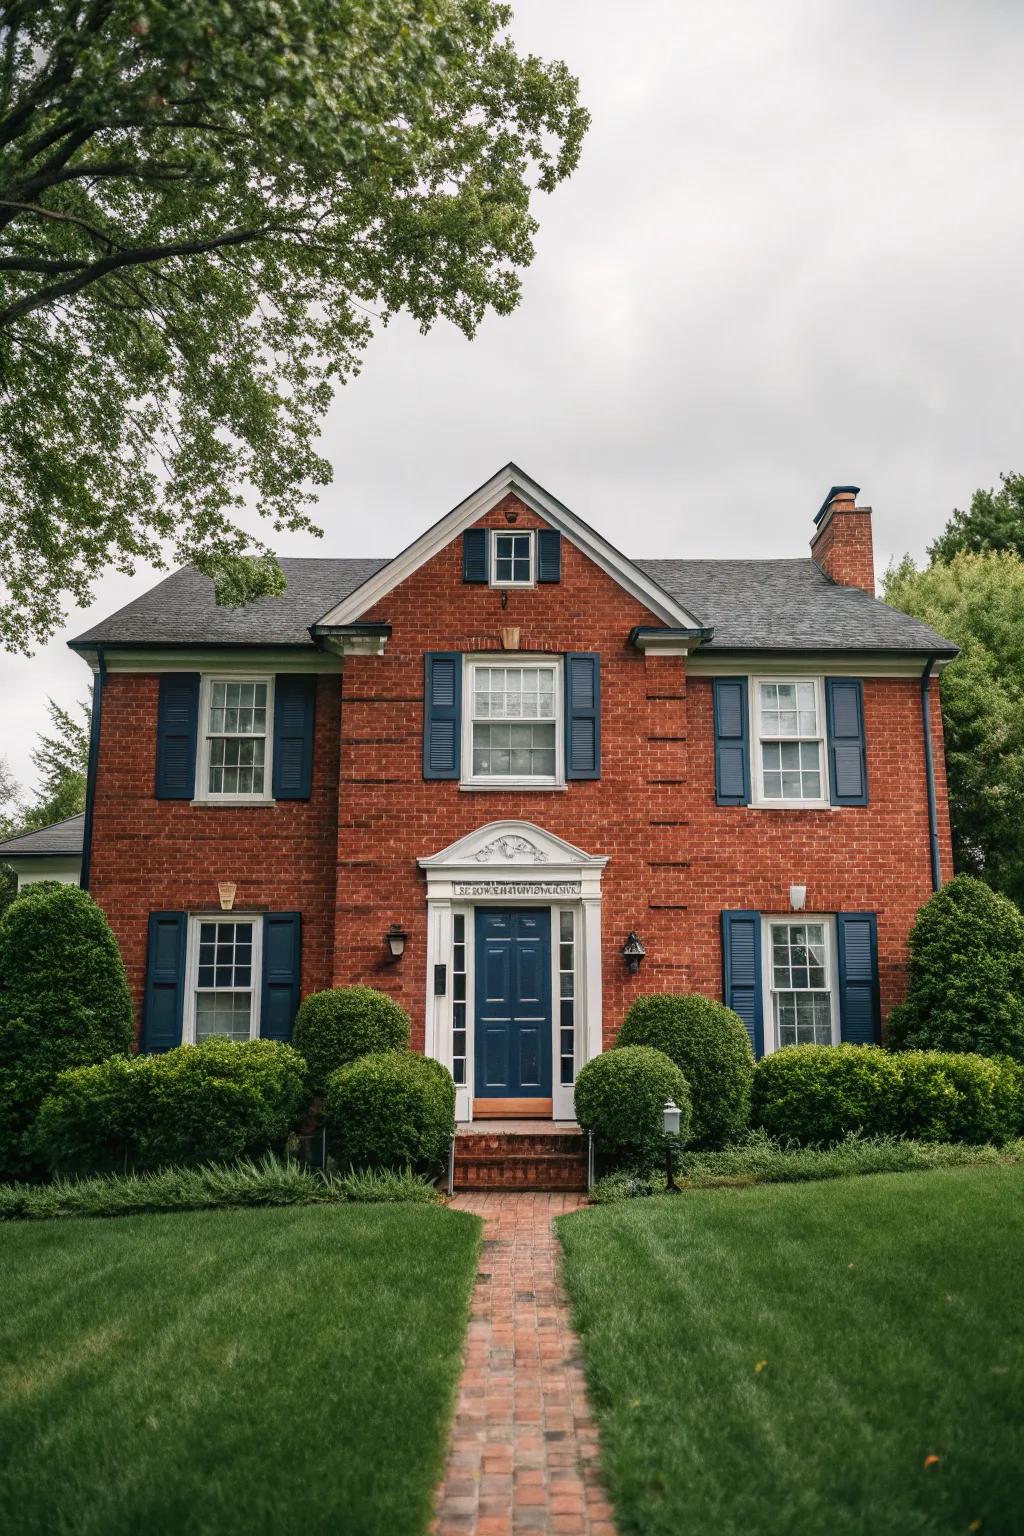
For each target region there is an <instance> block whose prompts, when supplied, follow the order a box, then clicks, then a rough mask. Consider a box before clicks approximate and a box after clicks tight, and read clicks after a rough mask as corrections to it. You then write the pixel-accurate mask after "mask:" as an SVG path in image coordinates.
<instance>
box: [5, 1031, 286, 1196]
mask: <svg viewBox="0 0 1024 1536" xmlns="http://www.w3.org/2000/svg"><path fill="white" fill-rule="evenodd" d="M308 1102H309V1089H308V1084H307V1068H306V1063H305V1062H304V1061H303V1059H302V1057H301V1056H300V1055H299V1053H298V1052H297V1051H295V1050H293V1049H292V1047H291V1046H290V1045H284V1044H283V1043H281V1042H280V1041H277V1040H246V1041H234V1040H217V1039H214V1040H205V1041H204V1042H203V1044H202V1045H182V1046H179V1047H178V1048H177V1049H176V1050H173V1051H167V1052H166V1053H165V1054H163V1055H161V1056H135V1057H132V1058H130V1059H127V1058H118V1057H114V1058H112V1059H111V1060H109V1061H104V1062H100V1063H98V1064H97V1065H95V1066H90V1067H78V1068H76V1069H74V1070H73V1071H70V1072H63V1073H62V1074H61V1075H60V1077H59V1078H58V1079H57V1082H56V1084H55V1085H54V1087H53V1089H52V1091H51V1093H50V1094H49V1095H48V1096H47V1098H46V1099H45V1100H44V1101H43V1104H42V1106H41V1108H40V1111H39V1115H38V1118H37V1120H36V1125H35V1132H34V1143H35V1146H36V1148H37V1149H38V1151H39V1153H40V1154H41V1155H42V1156H43V1157H44V1158H45V1160H46V1161H47V1162H48V1163H49V1164H50V1166H51V1167H52V1168H55V1169H59V1170H61V1171H62V1172H75V1173H99V1172H105V1171H108V1170H110V1169H112V1168H114V1169H116V1168H121V1167H128V1168H135V1169H140V1170H142V1169H149V1168H161V1167H168V1166H171V1165H175V1164H189V1163H191V1164H196V1163H211V1162H230V1161H232V1160H233V1159H235V1158H238V1157H247V1156H258V1155H259V1154H261V1153H263V1152H268V1151H275V1150H279V1149H281V1148H283V1145H284V1143H285V1141H286V1140H287V1138H288V1136H289V1135H290V1133H291V1132H292V1131H293V1130H294V1129H295V1126H296V1123H297V1122H298V1120H299V1118H300V1117H301V1115H302V1114H303V1112H304V1110H305V1108H306V1106H307V1104H308Z"/></svg>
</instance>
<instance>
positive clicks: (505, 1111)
mask: <svg viewBox="0 0 1024 1536" xmlns="http://www.w3.org/2000/svg"><path fill="white" fill-rule="evenodd" d="M551 1108H552V1101H551V1099H474V1100H473V1119H474V1120H550V1119H551Z"/></svg>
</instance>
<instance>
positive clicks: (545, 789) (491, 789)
mask: <svg viewBox="0 0 1024 1536" xmlns="http://www.w3.org/2000/svg"><path fill="white" fill-rule="evenodd" d="M459 788H460V789H461V790H464V791H465V792H466V793H468V794H482V795H497V794H501V793H502V792H505V793H506V794H514V795H521V794H527V795H552V794H553V795H564V794H565V791H566V790H567V789H568V788H569V786H568V784H514V783H509V784H460V785H459Z"/></svg>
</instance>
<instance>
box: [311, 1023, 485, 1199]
mask: <svg viewBox="0 0 1024 1536" xmlns="http://www.w3.org/2000/svg"><path fill="white" fill-rule="evenodd" d="M323 1119H324V1125H325V1126H326V1128H327V1145H328V1148H329V1150H330V1153H331V1155H332V1157H333V1158H334V1159H335V1161H336V1162H337V1163H338V1164H339V1165H340V1167H342V1168H413V1169H416V1170H419V1171H423V1172H435V1171H436V1170H439V1169H440V1168H441V1167H442V1166H443V1164H444V1162H445V1160H446V1158H447V1156H448V1149H449V1146H450V1145H451V1139H452V1137H453V1136H454V1134H455V1084H454V1082H453V1081H452V1075H451V1073H450V1072H449V1071H448V1069H447V1067H444V1066H442V1065H441V1063H440V1062H439V1061H434V1060H433V1058H432V1057H429V1056H421V1055H420V1054H419V1053H418V1052H416V1051H381V1052H376V1053H374V1054H373V1055H370V1056H360V1058H359V1059H358V1061H353V1062H350V1063H349V1065H348V1066H346V1067H340V1068H339V1069H338V1071H337V1072H332V1073H331V1075H330V1076H329V1077H328V1079H327V1089H326V1092H325V1094H324V1103H323Z"/></svg>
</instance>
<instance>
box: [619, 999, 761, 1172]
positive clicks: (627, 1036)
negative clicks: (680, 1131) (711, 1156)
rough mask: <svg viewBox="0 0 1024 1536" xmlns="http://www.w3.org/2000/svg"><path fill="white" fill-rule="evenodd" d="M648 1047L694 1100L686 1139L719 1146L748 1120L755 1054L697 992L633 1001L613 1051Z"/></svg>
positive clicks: (717, 1006) (727, 1014)
mask: <svg viewBox="0 0 1024 1536" xmlns="http://www.w3.org/2000/svg"><path fill="white" fill-rule="evenodd" d="M626 1045H650V1046H653V1047H654V1049H655V1050H657V1051H664V1053H665V1055H666V1056H668V1057H670V1058H671V1059H672V1060H673V1061H674V1062H675V1064H676V1066H677V1067H678V1068H679V1069H680V1071H681V1072H682V1073H683V1076H684V1077H685V1078H686V1081H687V1082H688V1083H689V1085H690V1093H691V1094H692V1096H693V1120H692V1123H691V1126H690V1137H691V1140H692V1141H693V1142H695V1143H696V1144H697V1145H698V1146H703V1147H720V1146H722V1144H723V1143H724V1142H726V1141H728V1140H730V1138H731V1137H734V1136H738V1135H740V1133H741V1132H743V1131H745V1130H746V1128H747V1124H748V1122H749V1120H750V1088H751V1084H752V1083H753V1080H754V1053H753V1051H752V1050H751V1049H750V1040H749V1037H748V1035H747V1031H746V1028H745V1026H744V1023H743V1020H742V1019H741V1018H740V1017H739V1015H738V1014H735V1013H733V1011H732V1009H731V1008H726V1007H725V1006H724V1004H722V1003H717V1002H714V1001H713V1000H712V999H711V998H710V997H701V996H700V994H699V993H696V992H694V993H691V994H689V995H681V994H671V993H667V992H654V993H649V994H648V995H647V996H646V997H638V998H637V1000H636V1002H635V1003H633V1005H632V1007H631V1008H630V1010H629V1012H628V1013H627V1014H626V1017H625V1020H624V1021H623V1025H622V1028H621V1029H620V1031H619V1038H618V1040H617V1041H616V1046H617V1047H620V1046H626Z"/></svg>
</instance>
